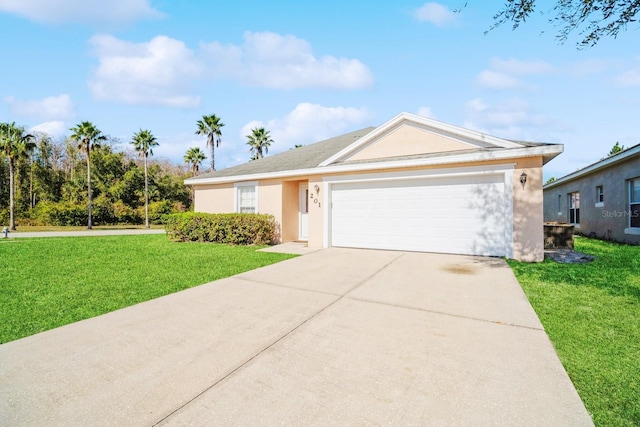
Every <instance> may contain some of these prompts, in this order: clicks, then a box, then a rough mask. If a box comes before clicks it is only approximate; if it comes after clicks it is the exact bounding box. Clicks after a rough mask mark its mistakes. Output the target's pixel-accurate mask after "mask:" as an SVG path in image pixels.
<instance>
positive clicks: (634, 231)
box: [624, 177, 640, 235]
mask: <svg viewBox="0 0 640 427" xmlns="http://www.w3.org/2000/svg"><path fill="white" fill-rule="evenodd" d="M633 181H640V177H637V178H631V179H629V180H628V181H627V191H628V192H629V193H628V196H629V197H628V199H627V207H628V208H629V210H628V212H629V218H628V220H627V225H628V227H627V228H625V229H624V234H636V235H640V227H632V226H631V205H632V204H633V205H636V204H638V203H640V200H638V201H634V200H632V197H631V194H632V192H631V183H632V182H633Z"/></svg>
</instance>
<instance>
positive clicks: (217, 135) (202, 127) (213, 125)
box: [196, 114, 224, 172]
mask: <svg viewBox="0 0 640 427" xmlns="http://www.w3.org/2000/svg"><path fill="white" fill-rule="evenodd" d="M222 126H224V123H222V122H220V117H218V116H216V115H215V114H212V115H210V116H202V120H198V130H196V135H207V147H209V146H211V171H212V172H213V171H214V170H216V153H215V147H218V146H219V145H220V143H221V142H222V140H221V138H222V130H221V129H222Z"/></svg>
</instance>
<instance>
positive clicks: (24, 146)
mask: <svg viewBox="0 0 640 427" xmlns="http://www.w3.org/2000/svg"><path fill="white" fill-rule="evenodd" d="M34 148H36V144H35V143H34V142H33V135H30V134H25V133H24V128H23V127H20V126H16V124H15V123H0V152H2V154H3V155H4V156H5V157H6V158H7V159H8V160H9V228H10V229H11V230H15V229H16V219H15V207H16V201H15V167H16V160H18V159H20V158H27V157H29V153H30V152H31V151H32V150H33V149H34Z"/></svg>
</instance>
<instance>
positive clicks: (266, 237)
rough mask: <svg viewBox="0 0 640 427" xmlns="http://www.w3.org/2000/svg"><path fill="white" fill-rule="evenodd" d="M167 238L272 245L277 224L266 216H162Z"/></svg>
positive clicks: (185, 214)
mask: <svg viewBox="0 0 640 427" xmlns="http://www.w3.org/2000/svg"><path fill="white" fill-rule="evenodd" d="M163 218H164V223H165V230H166V232H167V236H168V237H169V239H171V240H173V241H179V242H213V243H228V244H232V245H272V244H275V243H277V241H278V223H277V222H276V220H275V218H274V217H273V216H272V215H266V214H246V213H242V214H241V213H229V214H210V213H203V212H184V213H176V214H170V215H165V216H164V217H163Z"/></svg>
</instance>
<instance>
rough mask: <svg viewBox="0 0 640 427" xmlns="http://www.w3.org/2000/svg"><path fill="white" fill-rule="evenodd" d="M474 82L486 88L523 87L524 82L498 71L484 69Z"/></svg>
mask: <svg viewBox="0 0 640 427" xmlns="http://www.w3.org/2000/svg"><path fill="white" fill-rule="evenodd" d="M476 82H477V83H478V84H479V85H480V86H482V87H484V88H487V89H498V90H501V89H517V88H520V87H524V83H523V82H522V81H520V80H519V79H517V78H515V77H512V76H510V75H508V74H505V73H501V72H499V71H491V70H484V71H482V72H481V73H480V74H479V75H478V77H476Z"/></svg>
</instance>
